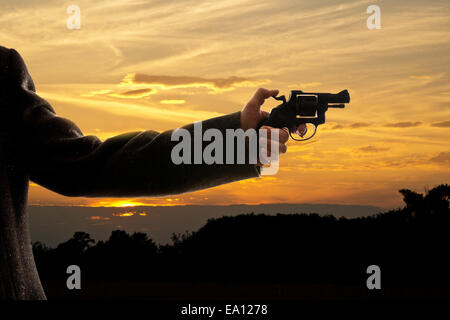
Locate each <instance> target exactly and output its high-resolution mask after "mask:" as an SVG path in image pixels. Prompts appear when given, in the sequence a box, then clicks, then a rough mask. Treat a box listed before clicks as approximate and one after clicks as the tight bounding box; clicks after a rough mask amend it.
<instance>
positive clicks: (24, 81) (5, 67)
mask: <svg viewBox="0 0 450 320" xmlns="http://www.w3.org/2000/svg"><path fill="white" fill-rule="evenodd" d="M0 75H1V76H3V77H8V79H9V80H10V81H11V83H13V84H14V83H18V84H19V85H23V86H24V87H28V88H29V89H30V90H33V91H34V84H33V81H32V80H31V76H30V74H29V72H28V69H27V66H26V64H25V61H24V60H23V59H22V57H21V56H20V54H19V53H18V52H17V51H16V50H15V49H8V48H5V47H2V46H0ZM8 75H9V76H8Z"/></svg>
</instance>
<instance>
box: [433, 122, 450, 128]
mask: <svg viewBox="0 0 450 320" xmlns="http://www.w3.org/2000/svg"><path fill="white" fill-rule="evenodd" d="M430 126H431V127H437V128H450V121H442V122H434V123H432V124H431V125H430Z"/></svg>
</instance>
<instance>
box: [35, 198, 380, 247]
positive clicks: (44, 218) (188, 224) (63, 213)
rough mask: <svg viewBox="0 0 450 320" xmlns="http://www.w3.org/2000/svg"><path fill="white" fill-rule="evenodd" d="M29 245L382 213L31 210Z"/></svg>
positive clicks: (248, 208)
mask: <svg viewBox="0 0 450 320" xmlns="http://www.w3.org/2000/svg"><path fill="white" fill-rule="evenodd" d="M28 211H29V214H30V219H31V223H30V228H31V239H32V241H40V242H43V243H45V244H47V245H48V246H50V247H54V246H56V245H57V244H58V243H61V242H63V241H66V240H67V239H68V238H70V236H71V235H72V234H73V233H74V232H76V231H85V232H87V233H89V234H90V235H91V236H92V237H93V238H94V239H97V240H104V239H107V238H108V237H109V235H110V233H111V230H117V229H119V230H120V229H123V230H127V231H128V232H145V233H147V234H149V236H150V237H151V238H152V239H153V240H154V241H155V242H156V243H161V244H165V243H168V242H170V236H171V235H172V233H183V232H184V231H186V230H188V231H194V230H197V229H199V228H200V227H201V226H203V225H204V224H205V223H206V221H207V220H208V219H210V218H219V217H222V216H236V215H239V214H245V213H251V212H253V213H265V214H268V215H272V214H277V213H286V214H288V213H318V214H320V215H334V216H336V217H341V216H343V217H346V218H354V217H365V216H370V215H373V214H377V213H379V212H382V211H384V210H383V209H382V208H379V207H374V206H363V205H338V204H261V205H230V206H200V205H189V206H171V207H167V206H156V207H150V206H141V207H125V208H114V207H58V206H49V207H46V206H30V207H29V209H28Z"/></svg>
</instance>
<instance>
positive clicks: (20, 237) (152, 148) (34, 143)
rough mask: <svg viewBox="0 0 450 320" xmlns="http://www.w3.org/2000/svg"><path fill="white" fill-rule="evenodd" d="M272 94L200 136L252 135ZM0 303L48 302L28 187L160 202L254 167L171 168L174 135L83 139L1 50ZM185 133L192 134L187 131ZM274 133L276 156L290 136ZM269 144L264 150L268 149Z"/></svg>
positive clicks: (15, 56) (207, 124) (12, 54)
mask: <svg viewBox="0 0 450 320" xmlns="http://www.w3.org/2000/svg"><path fill="white" fill-rule="evenodd" d="M277 94H278V90H267V89H263V88H260V89H258V90H257V91H256V93H255V95H254V96H253V97H252V98H251V100H250V101H249V102H248V103H247V104H246V106H245V107H244V108H243V109H242V111H238V112H235V113H232V114H229V115H225V116H221V117H217V118H213V119H208V120H205V121H203V122H202V127H203V130H207V129H210V128H216V129H218V130H220V131H221V132H224V131H225V130H226V129H228V128H231V129H238V128H242V129H244V130H247V129H250V128H257V126H258V124H259V123H260V122H261V121H262V120H264V118H265V117H267V112H264V111H262V110H261V109H260V107H261V105H262V104H263V103H264V100H265V99H267V98H269V97H271V96H274V95H277ZM0 112H1V116H0V298H2V299H46V296H45V293H44V290H43V288H42V285H41V282H40V279H39V275H38V272H37V269H36V266H35V262H34V258H33V252H32V247H31V239H30V234H29V227H28V215H27V196H28V187H29V181H30V180H31V181H33V182H35V183H37V184H39V185H41V186H43V187H45V188H48V189H50V190H52V191H55V192H57V193H59V194H62V195H66V196H84V197H138V196H163V195H169V194H178V193H183V192H188V191H194V190H199V189H203V188H209V187H213V186H217V185H220V184H224V183H229V182H233V181H237V180H242V179H247V178H253V177H258V176H259V175H260V166H259V165H258V164H250V163H248V164H232V165H229V164H227V165H225V164H213V165H206V164H201V165H175V164H173V163H172V161H171V156H170V155H171V150H172V147H173V146H174V144H175V142H173V141H171V133H172V131H165V132H162V133H159V132H155V131H151V130H149V131H143V132H130V133H125V134H122V135H119V136H116V137H112V138H110V139H107V140H105V141H104V142H103V141H101V140H100V139H98V138H97V137H95V136H85V135H83V133H82V132H81V130H80V129H79V128H78V127H77V126H76V125H75V124H74V123H73V122H72V121H70V120H68V119H64V118H62V117H59V116H57V115H56V114H55V111H54V109H53V108H52V106H51V105H50V104H49V103H48V102H47V101H46V100H44V99H43V98H41V97H39V96H38V95H37V94H36V90H35V86H34V83H33V80H32V78H31V76H30V74H29V72H28V69H27V67H26V65H25V62H24V61H23V59H22V57H21V56H20V54H19V53H18V52H17V51H16V50H14V49H8V48H5V47H1V46H0ZM184 128H185V129H187V130H189V131H190V132H193V124H189V125H186V126H185V127H184ZM268 130H278V131H279V139H278V141H276V142H275V143H278V147H279V151H280V153H284V152H286V145H285V143H286V142H287V140H288V134H287V132H286V131H285V130H283V129H275V128H268ZM268 143H270V142H268Z"/></svg>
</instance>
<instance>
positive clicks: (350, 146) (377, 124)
mask: <svg viewBox="0 0 450 320" xmlns="http://www.w3.org/2000/svg"><path fill="white" fill-rule="evenodd" d="M0 3H1V8H2V10H0V44H1V45H3V46H7V47H13V48H16V49H17V50H18V51H19V52H20V53H21V54H22V55H23V57H24V59H25V60H26V62H27V64H28V67H29V69H30V72H31V74H32V76H33V78H34V80H35V82H36V86H37V90H38V93H39V94H40V95H41V96H43V97H44V98H46V99H47V100H49V101H50V103H51V104H52V105H53V107H54V108H55V109H56V111H57V113H58V114H59V115H61V116H64V117H68V118H70V119H71V120H73V121H75V122H76V123H77V124H78V126H79V127H80V128H81V129H82V131H83V132H84V133H85V134H94V135H97V136H99V137H100V138H102V139H105V138H107V137H110V136H113V135H116V134H119V133H123V132H126V131H135V130H146V129H153V130H166V129H172V128H176V127H178V126H181V125H183V124H186V123H190V122H193V121H196V120H203V119H206V118H210V117H214V116H218V115H222V114H227V113H231V112H234V111H237V110H240V109H241V108H242V106H243V105H244V104H245V103H246V102H247V100H248V99H249V98H250V97H251V95H252V94H253V92H254V91H255V89H256V88H258V87H259V86H264V87H267V88H277V89H280V91H281V93H282V94H286V95H288V94H289V91H290V90H292V89H304V90H306V91H324V92H337V91H340V90H342V89H348V90H349V91H350V94H351V98H352V101H351V103H350V105H349V106H348V108H346V109H345V110H331V111H330V112H328V113H327V124H325V125H323V126H321V127H319V132H318V134H317V135H316V137H315V138H314V139H313V140H312V141H310V142H308V143H296V142H290V143H289V145H288V154H286V155H284V156H283V157H282V159H281V168H280V171H279V173H278V174H277V175H276V176H270V177H262V178H259V179H252V180H248V181H242V182H237V183H234V184H230V185H225V186H220V187H217V188H213V189H210V190H204V191H200V192H195V193H189V194H183V195H177V196H173V197H170V198H157V199H155V198H142V199H115V200H114V199H87V198H67V197H63V196H60V195H57V194H55V193H53V192H51V191H48V190H46V189H44V188H41V187H39V186H37V185H34V184H32V186H31V188H30V203H31V204H42V205H97V206H98V205H127V204H128V205H130V204H148V205H161V204H164V205H174V204H233V203H247V204H257V203H278V202H289V203H305V202H308V203H340V204H372V205H377V206H381V207H396V206H400V205H401V198H400V195H399V194H397V190H398V189H399V188H412V189H416V190H418V191H423V190H424V188H431V187H433V186H435V185H437V184H440V183H448V182H449V178H450V170H449V164H450V147H449V143H448V140H449V130H450V129H449V128H450V108H449V107H450V82H449V77H450V60H449V52H450V40H449V39H450V6H449V4H448V1H395V2H393V1H339V2H338V3H339V4H336V3H335V2H331V1H323V0H320V1H265V0H228V1H203V0H195V1H194V0H192V1H184V0H180V1H139V0H136V1H130V0H109V1H87V0H83V1H74V2H73V3H74V4H76V5H78V6H79V7H80V8H81V29H80V30H68V29H67V28H66V19H67V18H68V16H69V15H68V14H67V13H66V8H67V4H61V2H60V1H40V2H39V3H37V2H35V1H30V0H28V1H27V0H21V1H14V2H13V3H12V2H6V1H4V0H1V1H0ZM371 4H378V5H379V6H380V8H381V26H382V28H381V29H380V30H368V29H367V27H366V19H367V17H368V15H367V14H366V8H367V7H368V6H369V5H371ZM276 105H277V103H276V101H274V100H273V101H270V102H268V103H267V105H265V109H266V110H270V108H271V107H273V106H276Z"/></svg>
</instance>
